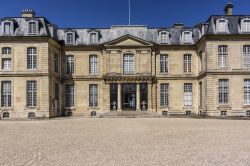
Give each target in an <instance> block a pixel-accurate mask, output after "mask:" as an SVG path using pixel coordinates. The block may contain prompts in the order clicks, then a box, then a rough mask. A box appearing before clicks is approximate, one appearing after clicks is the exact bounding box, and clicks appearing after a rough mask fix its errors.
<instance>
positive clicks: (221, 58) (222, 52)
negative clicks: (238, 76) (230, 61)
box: [218, 45, 228, 67]
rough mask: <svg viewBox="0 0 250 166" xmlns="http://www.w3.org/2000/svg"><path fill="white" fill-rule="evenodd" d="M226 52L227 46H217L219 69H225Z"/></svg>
mask: <svg viewBox="0 0 250 166" xmlns="http://www.w3.org/2000/svg"><path fill="white" fill-rule="evenodd" d="M227 50H228V49H227V46H225V45H221V46H218V58H219V59H218V63H219V67H227V55H228V53H227Z"/></svg>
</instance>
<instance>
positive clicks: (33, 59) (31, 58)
mask: <svg viewBox="0 0 250 166" xmlns="http://www.w3.org/2000/svg"><path fill="white" fill-rule="evenodd" d="M36 68H37V48H35V47H29V48H27V69H36Z"/></svg>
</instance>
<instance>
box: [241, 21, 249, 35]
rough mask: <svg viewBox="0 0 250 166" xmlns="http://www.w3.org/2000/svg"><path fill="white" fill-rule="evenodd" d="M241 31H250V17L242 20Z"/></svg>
mask: <svg viewBox="0 0 250 166" xmlns="http://www.w3.org/2000/svg"><path fill="white" fill-rule="evenodd" d="M241 31H242V32H250V19H249V18H246V19H244V20H242V21H241Z"/></svg>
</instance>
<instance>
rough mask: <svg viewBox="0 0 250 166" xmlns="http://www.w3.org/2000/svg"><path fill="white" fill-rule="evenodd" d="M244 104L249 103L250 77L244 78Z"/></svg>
mask: <svg viewBox="0 0 250 166" xmlns="http://www.w3.org/2000/svg"><path fill="white" fill-rule="evenodd" d="M244 104H250V79H247V80H244Z"/></svg>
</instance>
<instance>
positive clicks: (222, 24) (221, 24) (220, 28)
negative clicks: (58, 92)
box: [217, 19, 227, 32]
mask: <svg viewBox="0 0 250 166" xmlns="http://www.w3.org/2000/svg"><path fill="white" fill-rule="evenodd" d="M226 30H227V20H225V19H219V20H217V32H226Z"/></svg>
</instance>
